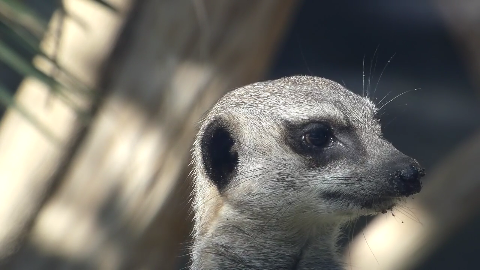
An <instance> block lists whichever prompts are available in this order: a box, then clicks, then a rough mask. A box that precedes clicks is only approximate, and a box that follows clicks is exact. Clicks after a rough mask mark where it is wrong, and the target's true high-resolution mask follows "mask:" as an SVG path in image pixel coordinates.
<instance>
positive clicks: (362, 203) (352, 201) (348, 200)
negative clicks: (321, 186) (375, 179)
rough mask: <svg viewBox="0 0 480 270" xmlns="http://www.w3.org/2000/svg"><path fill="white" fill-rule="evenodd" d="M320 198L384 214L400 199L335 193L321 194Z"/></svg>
mask: <svg viewBox="0 0 480 270" xmlns="http://www.w3.org/2000/svg"><path fill="white" fill-rule="evenodd" d="M322 198H323V199H324V200H326V201H331V202H332V203H335V204H338V203H343V204H345V205H354V206H356V207H359V208H360V209H364V210H367V211H373V212H381V213H383V212H385V211H387V210H391V209H392V208H393V207H395V205H396V204H397V202H398V201H399V200H400V198H401V197H394V196H375V197H372V196H361V195H360V194H348V193H342V192H337V191H327V192H324V193H322Z"/></svg>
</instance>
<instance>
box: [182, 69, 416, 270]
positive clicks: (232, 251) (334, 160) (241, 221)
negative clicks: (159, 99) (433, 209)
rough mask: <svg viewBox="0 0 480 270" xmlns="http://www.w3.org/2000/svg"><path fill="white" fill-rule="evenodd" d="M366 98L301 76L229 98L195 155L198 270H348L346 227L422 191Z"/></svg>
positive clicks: (207, 125)
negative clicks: (341, 240) (343, 247)
mask: <svg viewBox="0 0 480 270" xmlns="http://www.w3.org/2000/svg"><path fill="white" fill-rule="evenodd" d="M377 112H378V110H377V108H376V107H375V104H374V103H373V102H371V101H370V100H369V99H368V98H367V97H362V96H359V95H356V94H354V93H353V92H350V91H349V90H347V89H345V88H344V87H342V86H341V85H340V84H338V83H336V82H333V81H330V80H327V79H324V78H319V77H311V76H294V77H287V78H282V79H278V80H273V81H266V82H259V83H254V84H251V85H248V86H245V87H241V88H239V89H237V90H234V91H232V92H229V93H227V94H226V95H225V96H224V97H223V98H221V99H220V100H219V101H218V103H217V104H216V105H215V106H214V107H213V108H212V109H211V111H210V112H209V113H208V114H207V116H206V117H205V119H204V121H203V122H202V125H201V127H200V130H199V132H198V135H197V136H196V139H195V143H194V147H193V164H194V176H195V180H194V191H193V211H194V231H193V238H194V241H193V246H192V252H191V255H192V263H191V268H192V269H343V267H344V264H343V263H342V262H341V261H340V256H339V255H338V248H337V237H338V235H339V230H340V228H341V226H342V224H345V223H346V222H348V221H349V220H351V219H352V218H355V217H358V216H360V215H370V214H375V213H380V212H383V213H384V212H386V211H387V210H390V209H392V207H394V206H395V204H396V203H397V202H398V201H399V200H401V198H404V197H408V196H410V195H412V194H415V193H418V192H419V191H420V190H421V185H422V184H421V181H420V178H421V177H422V176H424V169H422V168H421V166H420V165H419V164H418V162H417V161H415V160H414V159H412V158H410V157H408V156H406V155H405V154H403V153H401V152H400V151H399V150H397V149H396V148H395V147H394V146H393V145H392V144H391V143H390V142H388V141H387V140H385V139H384V138H383V136H382V131H381V126H380V122H379V119H378V118H377Z"/></svg>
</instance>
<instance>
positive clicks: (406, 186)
mask: <svg viewBox="0 0 480 270" xmlns="http://www.w3.org/2000/svg"><path fill="white" fill-rule="evenodd" d="M395 176H396V178H397V181H398V182H399V184H400V185H398V189H399V190H398V191H399V192H400V194H401V195H403V196H410V195H413V194H416V193H418V192H420V190H421V189H422V182H421V181H420V179H421V178H422V177H423V176H425V169H423V168H422V167H420V165H418V163H412V164H410V165H408V166H407V167H405V168H403V169H401V170H398V171H396V172H395Z"/></svg>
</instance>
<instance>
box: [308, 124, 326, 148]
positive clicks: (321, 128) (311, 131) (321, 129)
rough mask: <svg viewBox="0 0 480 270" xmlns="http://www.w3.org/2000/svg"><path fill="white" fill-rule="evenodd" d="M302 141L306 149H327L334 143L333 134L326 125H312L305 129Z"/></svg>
mask: <svg viewBox="0 0 480 270" xmlns="http://www.w3.org/2000/svg"><path fill="white" fill-rule="evenodd" d="M303 130H304V131H303V135H302V140H303V144H305V146H306V147H312V148H317V150H321V148H326V147H328V146H330V145H331V143H332V142H333V132H332V128H331V127H330V125H328V124H325V123H310V124H308V125H306V126H305V127H304V128H303Z"/></svg>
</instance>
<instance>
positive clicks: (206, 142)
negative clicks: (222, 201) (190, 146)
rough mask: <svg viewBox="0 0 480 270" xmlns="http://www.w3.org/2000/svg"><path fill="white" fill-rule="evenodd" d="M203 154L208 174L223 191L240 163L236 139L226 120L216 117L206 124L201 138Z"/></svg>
mask: <svg viewBox="0 0 480 270" xmlns="http://www.w3.org/2000/svg"><path fill="white" fill-rule="evenodd" d="M201 155H202V161H203V165H204V168H205V171H206V174H207V176H208V177H209V179H210V180H211V181H212V182H213V183H214V184H215V185H216V186H217V188H218V190H219V191H222V190H223V189H225V187H226V186H227V185H228V183H229V182H230V180H231V179H232V177H233V175H234V173H235V171H236V168H237V165H238V152H237V149H236V147H235V139H234V136H233V135H232V133H231V132H230V130H229V129H228V124H227V123H226V121H225V120H221V119H215V120H213V121H212V122H210V123H209V124H208V125H207V126H206V128H205V130H204V132H203V136H202V139H201Z"/></svg>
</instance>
